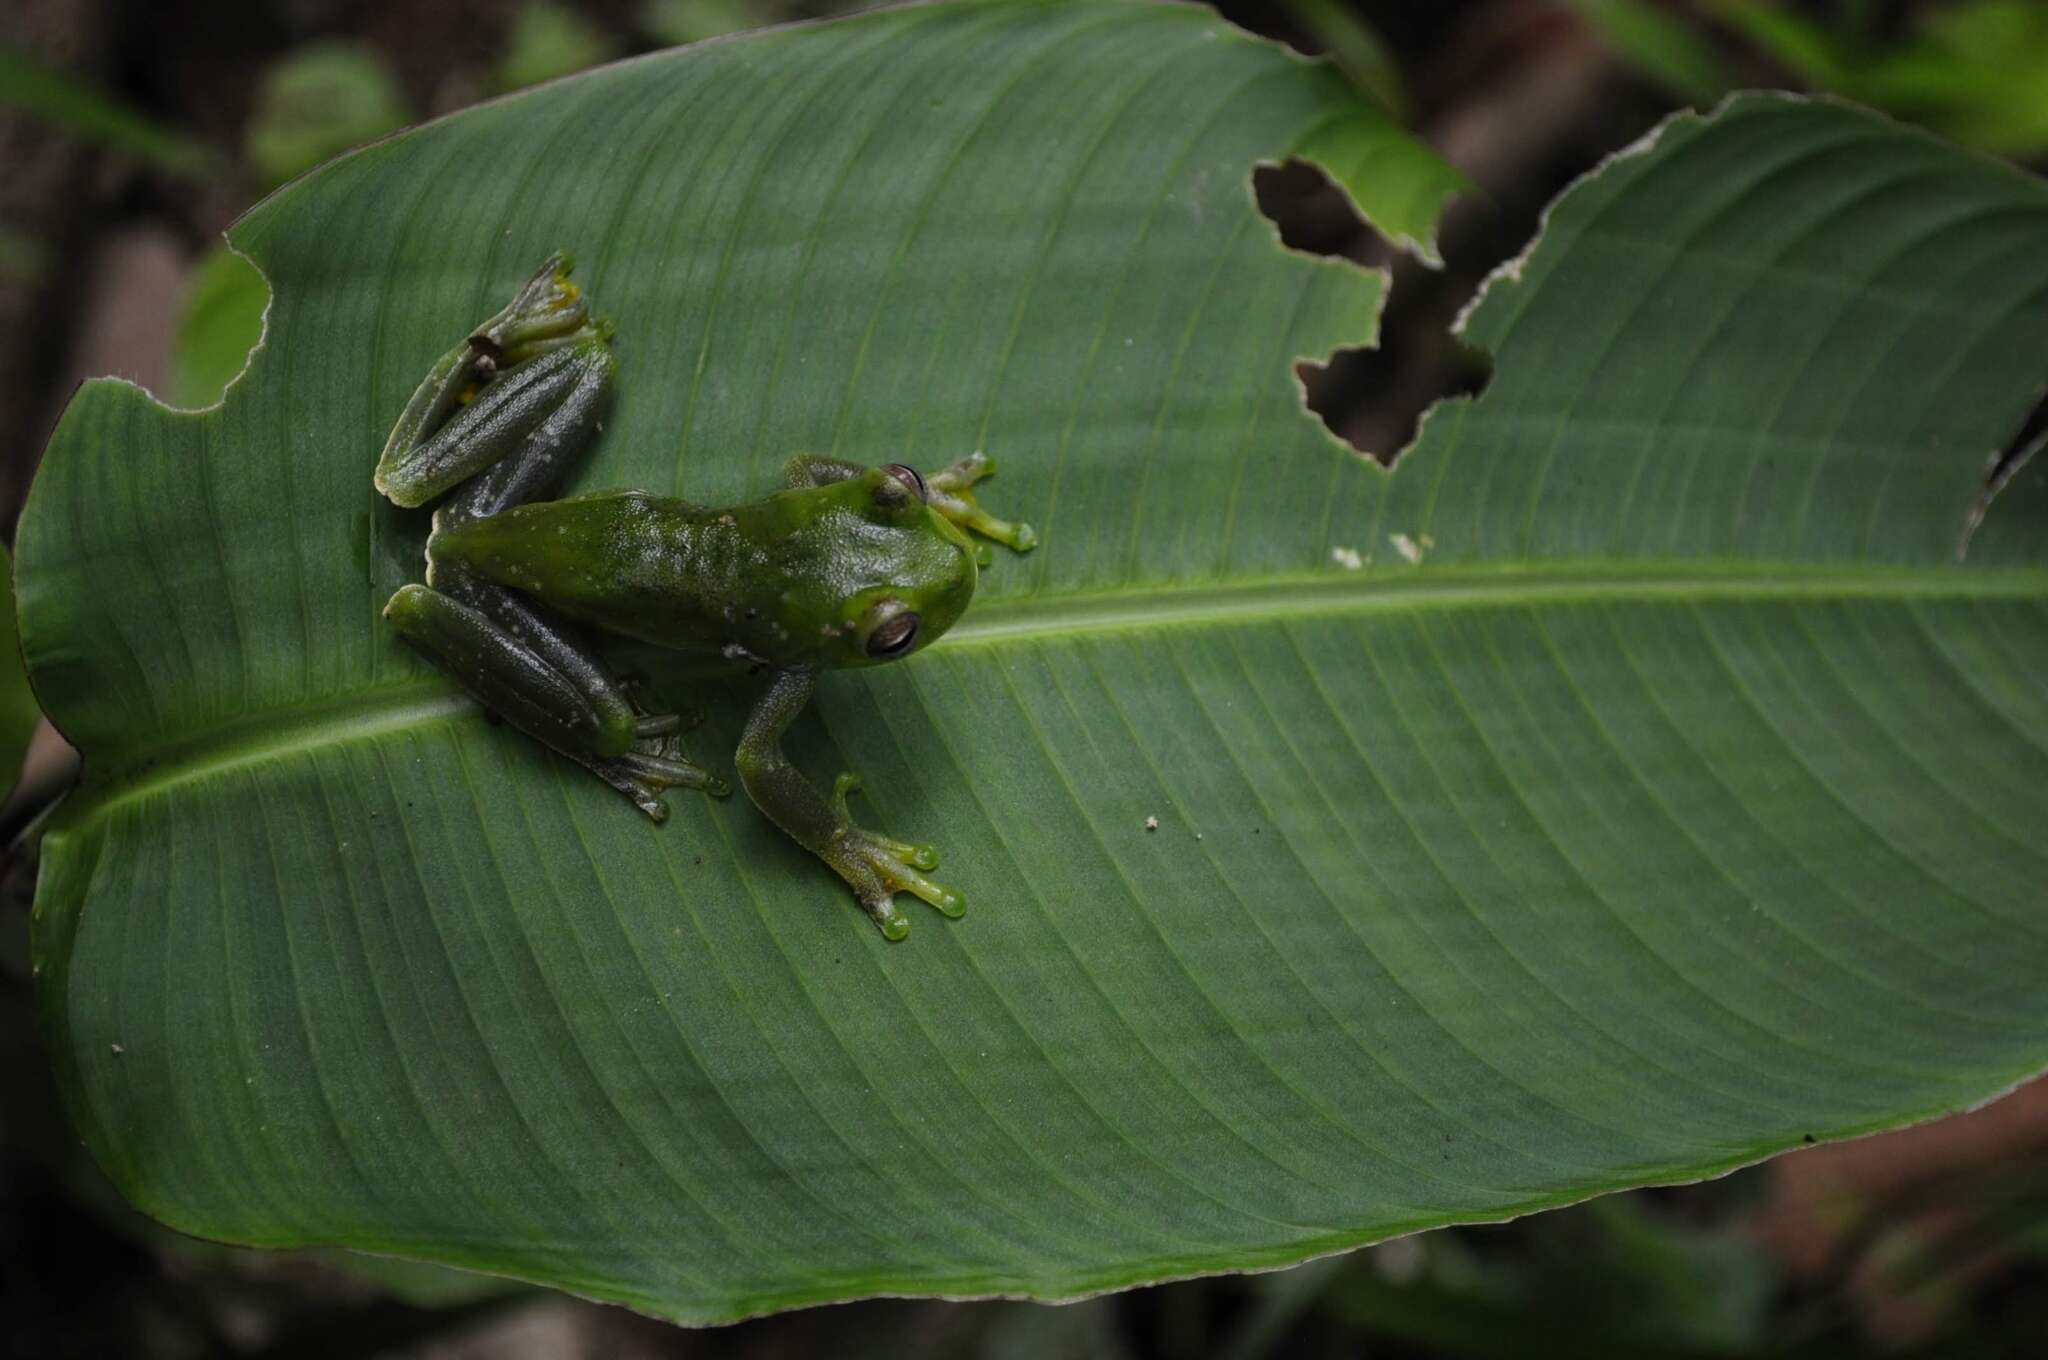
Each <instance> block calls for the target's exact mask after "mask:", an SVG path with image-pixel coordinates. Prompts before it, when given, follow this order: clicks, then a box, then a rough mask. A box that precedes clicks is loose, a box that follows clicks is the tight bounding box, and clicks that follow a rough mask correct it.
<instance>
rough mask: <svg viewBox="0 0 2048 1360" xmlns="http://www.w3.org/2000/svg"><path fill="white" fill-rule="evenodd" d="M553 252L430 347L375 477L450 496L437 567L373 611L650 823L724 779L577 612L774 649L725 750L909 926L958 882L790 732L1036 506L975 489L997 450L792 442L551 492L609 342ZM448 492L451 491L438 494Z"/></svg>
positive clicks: (953, 909)
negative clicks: (799, 756)
mask: <svg viewBox="0 0 2048 1360" xmlns="http://www.w3.org/2000/svg"><path fill="white" fill-rule="evenodd" d="M571 267H572V262H571V260H570V258H569V257H568V256H567V255H566V254H556V255H554V256H552V257H550V258H549V259H548V260H547V261H546V263H544V264H543V265H542V266H541V267H540V269H539V270H537V271H536V272H535V273H534V274H533V276H532V277H531V278H530V279H528V280H527V282H526V283H525V284H524V286H522V287H521V288H520V289H519V291H518V292H517V294H515V295H514V297H513V298H512V300H511V301H510V302H509V303H507V304H506V306H505V307H504V309H503V310H501V311H500V312H498V313H497V315H495V316H493V317H491V318H490V319H488V320H487V321H485V322H484V323H483V324H482V325H480V326H478V327H476V328H475V329H474V330H473V331H471V332H470V333H469V334H468V335H467V336H466V337H465V338H464V339H463V340H462V342H461V343H460V344H457V345H456V346H455V347H454V348H453V349H450V350H449V351H448V352H447V353H446V354H444V355H442V356H441V358H440V359H439V360H438V361H437V362H436V363H435V364H434V366H433V368H432V369H431V370H430V371H429V372H428V374H427V376H426V378H425V379H424V380H423V381H422V382H421V383H420V385H419V387H418V388H417V389H416V390H415V391H414V392H413V394H412V397H411V399H410V400H409V401H407V403H406V405H405V409H404V411H403V413H402V414H401V415H400V416H399V419H398V423H397V424H396V425H395V426H394V427H393V429H392V431H391V436H390V439H389V440H388V441H387V442H386V444H385V446H384V452H383V455H382V457H381V458H380V459H379V460H378V464H377V473H376V477H375V479H374V480H375V484H376V487H377V489H378V490H379V491H381V492H382V493H383V494H384V495H385V496H387V497H388V498H390V500H391V501H392V502H393V503H395V504H397V505H400V506H406V507H418V506H423V505H426V504H427V503H429V502H431V501H434V500H436V499H438V498H440V497H442V496H447V497H448V499H447V500H445V501H444V502H443V503H442V504H441V506H440V508H439V509H438V510H436V511H435V512H434V518H433V530H432V534H431V536H430V537H429V538H428V540H427V579H426V583H425V584H424V585H408V586H405V587H404V588H402V589H401V590H399V591H398V593H397V594H395V595H393V596H392V597H391V601H390V603H389V604H387V605H385V607H384V615H385V617H386V618H388V619H390V620H391V622H392V623H393V624H394V625H396V627H397V628H398V631H399V632H400V633H402V634H403V635H404V636H405V637H406V639H407V640H408V641H410V642H412V643H413V644H414V645H415V646H417V647H418V648H419V649H420V650H421V651H423V652H425V653H426V654H427V656H428V657H430V658H431V659H432V660H433V661H434V662H435V664H436V665H438V666H439V667H440V668H441V669H442V670H443V671H445V672H447V674H448V675H449V676H450V677H451V678H452V679H454V680H455V681H456V683H458V684H460V685H461V686H462V687H463V688H464V689H466V690H467V691H469V693H470V694H471V695H472V696H473V697H474V698H475V699H476V700H477V702H479V703H480V704H482V705H483V706H484V707H485V708H486V709H487V710H489V711H490V712H492V713H495V714H497V715H498V716H500V717H501V718H503V719H504V720H505V721H506V722H508V723H510V724H512V725H513V726H514V727H517V728H519V729H520V730H521V731H523V732H525V733H527V734H528V735H529V736H531V737H533V738H535V739H536V740H538V741H540V742H542V743H544V744H546V745H547V746H549V747H551V748H553V749H554V750H555V751H558V752H560V753H561V754H562V755H564V756H566V757H568V758H569V759H570V760H573V761H575V762H577V763H578V764H580V765H582V766H584V767H585V768H586V769H588V770H590V771H591V772H592V773H593V774H595V775H596V776H597V777H598V778H600V779H602V780H603V781H604V782H605V783H607V784H609V785H611V786H612V787H613V788H614V789H617V790H618V791H619V792H620V793H622V794H624V795H625V796H626V797H627V798H629V799H631V800H632V801H633V803H634V804H636V805H637V806H638V807H639V808H640V810H641V811H642V812H645V813H646V814H647V815H648V816H649V817H651V818H653V819H654V820H655V821H657V822H659V821H661V820H663V819H664V818H666V817H667V815H668V805H667V804H666V802H665V801H664V800H663V797H662V792H663V790H664V789H668V788H676V787H680V788H692V789H701V790H703V791H704V792H706V793H708V794H712V795H714V796H718V797H723V796H725V795H726V794H728V793H729V792H730V789H729V788H728V786H727V785H726V783H725V781H724V780H722V779H720V778H719V777H718V775H716V774H715V773H713V772H712V771H711V770H709V769H707V768H705V767H704V766H702V765H699V764H697V763H695V762H694V761H692V760H690V759H689V758H688V757H687V756H686V755H685V754H684V753H683V750H682V748H681V744H680V743H681V737H680V733H681V728H682V722H681V719H680V718H679V717H678V716H677V715H676V714H673V713H647V712H643V711H642V710H641V709H640V707H639V706H638V705H637V704H636V703H635V702H634V700H633V698H632V696H631V695H630V694H629V693H628V692H627V690H626V689H625V688H624V687H623V686H622V685H621V684H620V682H619V681H618V680H617V679H616V678H615V677H614V676H613V675H612V674H611V673H610V672H609V671H608V670H607V669H606V668H605V666H604V664H603V663H602V662H601V660H600V659H599V658H598V656H597V654H596V653H595V652H593V651H592V650H591V648H590V645H589V643H588V641H587V639H586V638H585V637H584V636H583V635H582V634H583V630H588V629H595V630H599V631H601V632H603V633H609V634H617V635H621V636H624V637H629V638H637V639H639V640H641V641H643V642H649V643H653V644H656V645H658V646H662V647H668V648H674V649H677V650H679V651H683V652H695V653H700V654H702V653H709V654H713V655H716V656H719V657H722V658H725V659H726V660H727V661H730V662H733V663H737V664H742V665H746V666H750V667H753V668H755V669H756V670H760V671H765V672H766V673H767V674H768V675H769V677H770V678H769V681H768V687H767V690H766V692H765V693H764V694H763V695H762V696H761V698H760V700H759V702H757V703H756V704H755V706H754V708H753V711H752V713H751V714H750V715H749V716H748V719H747V723H746V729H745V732H744V734H743V735H742V736H741V738H740V743H739V749H738V751H737V752H736V753H735V755H734V760H733V763H734V765H735V766H736V767H737V768H738V770H739V777H740V783H741V784H742V785H743V786H744V787H745V788H746V790H747V794H748V796H750V797H751V798H752V799H753V800H754V803H755V805H756V806H758V807H759V808H760V809H761V811H762V812H764V813H766V814H767V815H768V818H769V820H771V821H773V822H774V823H775V824H776V825H777V826H779V827H781V828H782V829H783V830H784V831H786V832H788V833H789V835H790V836H792V837H793V838H795V840H796V841H797V843H798V844H800V845H802V846H803V847H804V848H805V849H807V850H809V851H810V852H811V853H812V854H814V855H816V856H818V858H820V859H822V860H824V861H825V863H827V864H828V865H830V866H831V867H832V868H833V870H834V871H836V872H837V873H838V874H839V876H840V877H841V878H843V879H845V880H846V882H847V884H848V885H849V886H850V887H851V888H852V889H853V894H854V896H855V897H856V898H858V899H859V901H860V904H861V906H862V907H863V908H865V909H866V911H867V913H868V915H869V916H870V917H871V918H873V920H874V922H875V924H876V925H877V926H878V927H879V928H880V929H881V932H882V934H883V935H884V936H886V937H887V938H888V939H891V940H900V939H902V938H903V937H904V936H905V935H906V934H908V933H909V930H910V924H909V922H908V921H907V920H905V919H904V916H903V914H902V913H901V912H900V911H898V910H897V909H896V906H895V895H896V894H897V893H898V892H909V893H911V894H913V895H915V896H917V897H919V898H921V899H923V900H924V901H925V902H928V903H930V904H931V905H932V906H933V907H936V908H937V909H938V910H939V911H941V912H943V913H944V914H946V915H948V916H958V915H960V914H961V912H962V911H963V910H964V908H965V903H964V902H963V900H962V899H961V896H960V894H959V893H957V892H954V891H951V890H950V889H947V888H945V887H942V886H941V885H939V884H938V883H936V882H934V881H933V880H932V879H931V878H930V877H928V875H927V871H929V870H931V869H933V868H935V867H936V866H937V864H938V856H937V854H936V853H935V852H934V851H933V850H932V849H931V848H930V847H929V846H924V845H913V844H909V843H907V842H904V841H899V840H894V839H892V838H890V837H888V836H884V835H882V834H880V833H878V832H875V831H870V830H868V829H867V828H865V827H862V826H859V825H857V824H856V823H855V822H854V821H853V819H852V817H851V816H850V815H849V813H848V811H847V806H846V797H847V795H848V794H849V793H851V792H852V791H853V790H854V789H855V788H857V787H858V781H857V780H856V779H855V778H854V777H853V776H852V775H850V774H842V775H840V776H839V779H838V781H837V782H836V783H835V784H834V785H833V788H832V792H831V794H830V795H829V796H828V795H827V794H825V793H824V792H823V791H822V790H821V789H819V788H818V787H817V786H816V785H814V784H812V783H811V781H810V780H808V779H806V778H805V777H804V775H803V774H802V773H801V772H800V771H799V770H798V769H797V768H796V767H795V766H794V765H793V764H791V763H790V761H789V759H788V758H787V757H786V756H785V755H784V754H783V751H782V736H783V733H784V732H785V731H786V730H787V729H788V728H789V725H790V723H791V722H793V721H794V720H795V718H796V716H797V714H799V713H800V712H802V711H803V707H804V705H805V704H806V703H808V702H809V701H810V697H811V692H812V690H813V688H814V687H815V686H816V685H817V682H818V676H819V673H820V672H822V671H827V670H833V669H839V668H844V667H855V666H875V665H881V664H883V663H885V662H890V661H900V660H902V659H903V658H904V657H906V656H909V655H911V654H912V653H914V652H916V651H918V650H919V649H921V648H923V647H926V646H928V645H930V644H931V643H932V642H933V641H935V640H936V639H937V638H938V637H939V636H940V635H941V634H943V633H944V632H945V631H946V629H947V628H949V627H951V626H952V624H953V622H954V620H956V619H958V618H959V617H960V615H961V613H962V612H963V611H964V610H965V609H966V608H967V604H968V601H969V600H970V599H971V598H972V597H973V595H974V585H975V579H976V575H977V571H978V569H979V568H980V567H983V566H987V565H988V563H989V557H988V549H987V547H986V546H979V545H977V543H976V542H975V541H974V540H972V539H970V538H969V537H968V533H967V531H969V530H971V531H973V532H974V533H977V534H980V535H983V536H985V537H988V538H992V539H995V540H997V541H999V542H1001V543H1004V544H1006V545H1008V546H1009V547H1010V548H1012V549H1014V550H1016V551H1018V552H1027V551H1029V550H1030V549H1031V548H1032V546H1033V545H1034V544H1035V543H1036V535H1034V534H1033V532H1032V530H1031V527H1030V526H1029V525H1027V524H1021V523H1009V522H1006V521H1003V520H999V519H996V518H995V517H993V516H992V515H990V514H989V513H988V512H987V511H986V510H984V509H983V508H982V507H981V506H980V505H979V504H978V503H977V502H976V500H975V496H974V491H973V487H974V485H975V483H976V482H978V481H980V480H981V479H982V478H984V477H986V476H988V475H989V474H990V473H991V472H993V471H995V465H994V463H993V462H992V461H991V460H990V459H989V458H988V457H987V456H986V455H984V454H981V453H975V454H972V455H970V456H968V457H966V458H962V459H960V460H959V461H958V462H956V463H954V464H952V465H951V466H949V467H947V468H945V469H944V470H942V471H940V472H937V473H935V474H933V475H932V476H929V477H927V476H924V475H922V474H921V473H919V472H918V471H917V470H916V469H915V468H912V467H909V466H907V465H905V464H901V463H891V464H889V465H887V466H885V467H866V466H862V465H860V464H857V463H850V462H846V461H843V460H841V459H837V458H824V457H813V456H811V455H808V454H798V455H796V456H795V457H792V458H791V459H790V460H789V462H788V464H787V466H786V468H785V474H784V486H785V489H783V490H782V491H779V492H777V493H775V494H774V495H771V496H768V497H766V498H764V499H762V500H757V501H752V502H750V503H748V504H745V505H735V506H730V507H727V508H724V509H708V508H706V507H703V506H699V505H694V504H691V503H690V502H688V501H683V500H677V499H675V498H673V497H668V496H656V495H651V494H649V493H647V492H644V491H627V490H620V491H599V492H595V493H592V494H590V495H584V496H575V497H570V498H567V499H562V500H550V499H545V498H544V497H545V495H546V493H547V492H548V491H549V489H550V488H551V487H553V486H554V485H555V484H556V483H557V482H558V481H560V479H561V478H562V476H563V475H564V473H566V472H567V471H568V469H569V467H570V466H571V464H572V463H573V462H574V461H575V460H576V458H577V456H578V455H579V454H581V453H582V451H583V450H584V449H586V448H587V447H588V446H589V445H590V443H591V441H592V440H593V439H594V438H595V437H596V436H597V435H598V434H599V433H600V432H602V430H603V429H604V416H605V409H606V403H607V401H608V399H609V396H610V392H611V388H612V381H613V375H614V372H615V370H616V367H617V360H616V358H615V356H614V354H613V351H612V347H611V341H612V328H611V327H610V325H609V324H607V323H605V322H603V321H600V320H597V319H595V318H593V317H592V315H591V313H590V306H589V301H588V299H587V298H586V297H585V296H584V295H583V293H582V291H581V290H580V289H579V288H578V287H577V286H576V285H575V284H574V283H572V282H570V279H569V274H570V270H571ZM451 493H452V494H451Z"/></svg>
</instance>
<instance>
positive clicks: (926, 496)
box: [782, 449, 1038, 567]
mask: <svg viewBox="0 0 2048 1360" xmlns="http://www.w3.org/2000/svg"><path fill="white" fill-rule="evenodd" d="M888 469H889V471H891V472H894V473H896V474H897V475H898V476H899V477H901V478H902V479H903V480H904V481H905V482H907V483H909V484H910V485H911V487H912V489H914V490H915V491H916V492H917V494H918V495H919V496H920V497H921V498H922V499H923V500H924V502H925V504H927V505H929V506H931V508H932V509H934V510H936V511H938V512H939V513H940V514H941V515H944V516H945V517H946V518H947V519H949V520H951V521H952V522H953V523H955V524H957V525H959V526H960V527H961V528H962V529H971V530H973V531H974V532H975V533H977V534H980V535H981V536H982V537H984V538H992V539H994V540H995V541H996V542H998V543H1001V544H1004V545H1006V546H1007V547H1009V548H1011V549H1012V550H1013V551H1016V552H1020V553H1021V552H1030V551H1031V550H1032V549H1033V548H1035V547H1037V546H1038V531H1037V530H1035V529H1033V528H1032V527H1031V526H1030V525H1028V524H1025V523H1023V522H1022V521H1020V520H1007V519H997V518H996V517H995V516H994V515H991V514H990V513H989V512H988V511H987V510H985V509H983V508H982V506H981V503H980V502H979V501H977V500H976V499H975V498H974V484H975V483H976V482H978V481H980V480H981V479H982V478H984V477H990V476H993V475H995V470H996V460H995V459H993V458H991V457H989V456H988V455H987V454H985V453H983V452H981V451H980V450H979V449H977V450H976V451H975V452H973V453H970V454H968V455H967V456H966V457H965V458H958V459H955V460H954V461H953V462H951V463H948V464H947V465H946V466H945V467H943V468H940V469H939V470H938V471H937V472H935V473H933V474H932V475H931V476H930V477H926V476H925V475H924V474H923V473H921V472H919V471H917V469H915V468H913V467H910V466H909V465H907V464H904V463H891V464H889V465H888ZM865 472H867V468H865V467H864V466H862V465H861V464H859V463H850V462H847V461H846V460H845V459H843V458H827V457H823V456H821V455H819V454H814V453H799V454H793V455H791V457H790V459H789V461H788V462H787V463H785V464H784V465H783V468H782V480H783V484H784V485H785V486H792V487H797V486H824V485H827V484H829V483H831V482H838V481H844V480H845V479H847V478H848V477H858V476H861V475H862V474H864V473H865ZM988 563H989V556H988V551H987V549H986V547H984V548H983V549H982V551H981V565H982V566H984V567H985V566H987V565H988Z"/></svg>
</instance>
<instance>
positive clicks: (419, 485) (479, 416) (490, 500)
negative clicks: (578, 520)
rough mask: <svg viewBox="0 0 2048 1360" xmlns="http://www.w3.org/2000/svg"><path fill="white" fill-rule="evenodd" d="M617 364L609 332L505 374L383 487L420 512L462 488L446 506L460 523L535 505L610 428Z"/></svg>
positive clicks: (405, 458)
mask: <svg viewBox="0 0 2048 1360" xmlns="http://www.w3.org/2000/svg"><path fill="white" fill-rule="evenodd" d="M615 365H616V361H615V360H614V359H613V358H612V352H611V348H610V346H609V345H608V344H607V343H606V339H605V333H604V332H603V331H602V330H599V329H596V328H592V329H590V330H589V332H588V333H587V334H582V335H578V336H576V337H573V338H572V339H571V340H569V341H568V342H565V343H562V344H558V345H556V346H554V347H552V348H550V349H548V350H546V351H545V352H544V353H542V354H540V355H539V356H537V357H535V358H532V359H529V360H527V361H526V362H524V363H522V364H520V365H519V366H517V367H516V368H510V369H507V370H505V371H504V372H502V373H499V374H498V375H497V376H496V377H495V378H493V379H491V381H490V382H489V383H488V384H486V385H485V386H483V387H482V388H480V389H479V390H478V392H477V395H476V396H475V397H474V398H473V399H472V400H471V401H470V402H469V404H468V405H466V406H464V407H463V408H462V409H461V410H460V411H459V412H457V413H456V414H455V415H454V416H453V417H452V418H451V419H449V421H448V422H447V423H446V424H445V425H442V426H441V427H440V428H439V429H438V430H436V431H434V433H433V434H431V435H429V436H428V437H426V438H425V439H423V440H421V441H420V442H419V443H418V444H416V445H414V446H413V447H412V448H410V449H408V450H405V451H403V452H402V453H401V454H400V455H399V456H397V457H396V458H395V459H393V461H392V462H391V465H390V466H389V467H388V468H384V469H381V470H380V471H379V474H378V478H377V485H378V487H379V489H381V490H382V491H383V492H384V494H385V495H387V496H389V497H390V498H391V499H392V501H394V502H395V503H397V504H399V505H405V506H414V505H424V504H426V503H427V502H428V501H431V500H433V499H434V498H436V497H437V496H440V495H442V494H444V493H445V492H447V491H449V490H451V489H453V488H455V487H457V486H461V487H462V489H461V490H460V491H457V492H456V494H455V495H454V496H453V497H452V498H451V499H450V500H449V502H448V504H447V505H446V506H444V507H443V509H442V513H444V514H449V515H452V516H454V517H456V518H459V519H478V518H481V517H482V516H484V515H491V514H496V513H497V512H498V511H500V510H504V509H508V508H510V507H511V506H514V505H519V504H521V503H523V502H525V501H527V500H530V499H532V498H533V497H534V496H536V495H538V494H540V493H541V492H542V491H544V490H546V489H547V488H548V487H549V486H551V485H553V484H554V483H555V482H556V481H559V480H560V479H561V476H562V474H563V473H564V472H566V471H568V468H569V465H570V464H571V463H573V462H574V461H575V460H576V457H577V455H578V454H580V453H581V452H582V451H583V450H584V449H585V448H586V447H587V446H588V445H589V444H590V441H591V440H592V439H593V438H594V437H595V436H596V434H597V433H598V432H599V431H600V430H602V429H603V428H604V413H605V407H606V404H607V399H608V398H609V396H610V392H611V381H612V374H613V371H614V368H615ZM465 482H467V483H468V485H466V486H464V485H462V484H463V483H465Z"/></svg>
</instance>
